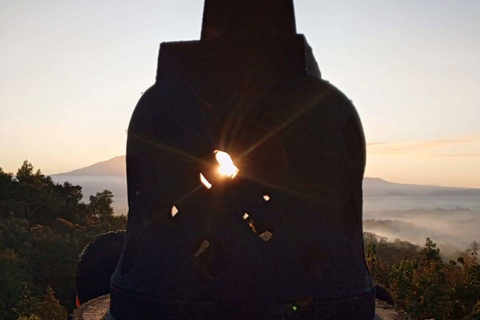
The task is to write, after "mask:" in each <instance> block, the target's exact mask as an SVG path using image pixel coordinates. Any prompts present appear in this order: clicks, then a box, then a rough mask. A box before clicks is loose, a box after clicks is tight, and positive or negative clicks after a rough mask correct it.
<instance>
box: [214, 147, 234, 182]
mask: <svg viewBox="0 0 480 320" xmlns="http://www.w3.org/2000/svg"><path fill="white" fill-rule="evenodd" d="M215 159H216V160H217V162H218V172H219V173H220V175H222V176H226V177H229V178H231V179H233V178H235V176H236V175H237V173H238V168H237V167H236V166H235V165H234V164H233V160H232V158H231V157H230V155H229V154H228V153H226V152H223V151H220V150H215Z"/></svg>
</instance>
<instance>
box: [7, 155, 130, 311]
mask: <svg viewBox="0 0 480 320" xmlns="http://www.w3.org/2000/svg"><path fill="white" fill-rule="evenodd" d="M82 198H83V194H82V187H81V186H76V185H72V184H70V183H68V182H65V183H63V184H58V183H54V182H53V180H52V178H51V177H49V176H46V175H44V174H42V173H41V171H40V170H37V171H35V170H34V167H33V166H32V164H30V163H29V162H28V161H25V162H24V163H23V165H22V166H21V167H20V169H18V171H17V173H16V175H13V174H12V173H6V172H4V171H3V170H2V169H1V168H0V319H3V320H13V319H19V318H20V319H47V318H48V319H53V320H57V319H58V320H63V319H66V318H67V314H68V313H70V312H71V311H72V310H73V308H74V306H75V296H76V288H75V268H76V264H77V261H78V257H79V255H80V253H81V252H82V250H83V248H84V247H85V246H86V245H87V244H88V243H89V242H90V241H91V240H92V239H93V238H95V237H96V236H97V235H99V234H103V233H105V232H109V231H114V230H120V229H125V227H126V217H125V216H114V215H113V209H112V206H111V205H112V202H113V194H112V192H110V191H108V190H104V191H102V192H98V193H97V194H96V195H94V196H90V199H89V202H88V203H84V202H82Z"/></svg>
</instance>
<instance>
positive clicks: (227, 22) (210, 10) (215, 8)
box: [201, 0, 296, 40]
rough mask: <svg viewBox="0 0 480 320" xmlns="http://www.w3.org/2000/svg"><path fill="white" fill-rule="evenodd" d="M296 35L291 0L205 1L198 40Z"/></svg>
mask: <svg viewBox="0 0 480 320" xmlns="http://www.w3.org/2000/svg"><path fill="white" fill-rule="evenodd" d="M288 34H290V35H293V34H296V27H295V13H294V9H293V0H206V1H205V7H204V11H203V25H202V35H201V39H202V40H209V39H215V38H219V37H235V36H239V35H250V36H252V35H262V36H265V35H288Z"/></svg>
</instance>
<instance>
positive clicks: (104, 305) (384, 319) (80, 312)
mask: <svg viewBox="0 0 480 320" xmlns="http://www.w3.org/2000/svg"><path fill="white" fill-rule="evenodd" d="M109 306H110V296H109V295H106V296H102V297H99V298H97V299H94V300H92V301H89V302H88V303H86V304H84V305H82V306H81V307H80V308H79V309H77V310H76V311H75V313H74V317H73V318H74V320H103V319H104V320H115V319H114V318H113V317H112V316H111V315H109V314H107V310H108V308H109ZM375 320H411V318H410V317H409V316H408V315H407V314H406V313H405V312H404V311H403V310H400V309H397V308H396V307H395V306H393V305H391V304H388V303H386V302H384V301H381V300H375Z"/></svg>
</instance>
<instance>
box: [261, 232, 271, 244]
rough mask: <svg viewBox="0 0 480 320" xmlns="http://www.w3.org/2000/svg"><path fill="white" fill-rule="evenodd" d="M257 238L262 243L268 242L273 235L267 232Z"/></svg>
mask: <svg viewBox="0 0 480 320" xmlns="http://www.w3.org/2000/svg"><path fill="white" fill-rule="evenodd" d="M259 237H260V239H262V240H263V241H265V242H268V241H269V240H270V239H272V237H273V233H271V232H270V231H268V230H267V231H265V232H264V233H262V234H261V235H259Z"/></svg>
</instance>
